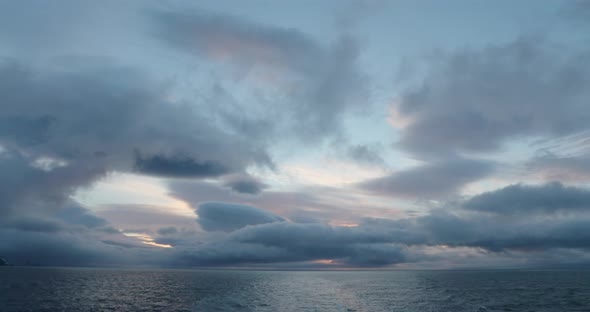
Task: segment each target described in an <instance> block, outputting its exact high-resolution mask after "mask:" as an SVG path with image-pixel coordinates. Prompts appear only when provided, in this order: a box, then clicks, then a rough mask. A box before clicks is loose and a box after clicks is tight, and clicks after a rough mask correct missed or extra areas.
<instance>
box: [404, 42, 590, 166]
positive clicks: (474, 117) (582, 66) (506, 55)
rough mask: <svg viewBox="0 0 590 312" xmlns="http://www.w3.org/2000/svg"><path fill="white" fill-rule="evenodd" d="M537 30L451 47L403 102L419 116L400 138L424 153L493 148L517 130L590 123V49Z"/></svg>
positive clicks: (533, 132)
mask: <svg viewBox="0 0 590 312" xmlns="http://www.w3.org/2000/svg"><path fill="white" fill-rule="evenodd" d="M563 51H564V50H563V49H561V50H558V48H555V47H554V46H551V45H549V44H547V42H544V41H543V40H541V39H538V38H524V39H519V40H516V41H514V42H511V43H509V44H506V45H496V46H489V47H487V48H484V49H481V50H466V51H462V52H456V53H454V54H449V55H446V56H444V57H443V58H442V60H441V61H440V62H437V63H435V64H434V65H433V68H432V70H431V71H430V72H429V74H428V76H427V77H426V79H425V80H424V82H423V84H422V85H421V86H419V87H418V88H415V89H413V90H407V91H406V92H404V94H403V95H402V98H401V104H400V106H399V110H400V112H401V113H402V115H403V116H404V117H407V118H410V119H411V120H413V123H411V124H410V125H409V126H408V127H406V128H405V129H404V130H403V136H402V138H401V141H400V144H401V146H402V147H403V148H406V149H407V150H409V151H412V152H414V153H416V154H417V155H422V156H428V157H435V155H437V153H449V152H451V153H452V152H461V151H467V152H487V151H494V150H497V149H498V148H499V147H500V146H501V145H502V143H504V142H505V141H506V140H508V139H510V138H517V137H522V136H548V137H559V136H563V135H568V134H571V133H574V132H576V131H579V130H583V129H588V123H587V120H588V119H589V118H590V111H589V110H588V109H587V102H588V99H589V98H590V91H589V90H588V88H587V87H586V86H587V85H588V84H589V83H590V65H589V64H590V61H589V60H590V54H588V53H585V52H582V53H576V52H575V50H572V52H569V53H559V52H563Z"/></svg>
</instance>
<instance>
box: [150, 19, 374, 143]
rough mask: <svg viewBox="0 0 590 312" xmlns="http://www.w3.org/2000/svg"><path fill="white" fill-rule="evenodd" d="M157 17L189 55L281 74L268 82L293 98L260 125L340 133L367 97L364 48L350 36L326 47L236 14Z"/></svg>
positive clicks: (307, 135) (313, 135) (164, 32)
mask: <svg viewBox="0 0 590 312" xmlns="http://www.w3.org/2000/svg"><path fill="white" fill-rule="evenodd" d="M152 17H153V19H154V27H155V34H156V36H157V37H158V38H159V39H161V40H162V41H164V42H167V43H168V44H170V45H171V46H173V47H175V48H178V49H179V50H181V51H183V52H187V53H188V54H189V55H196V56H199V57H201V58H204V59H207V60H211V61H217V62H227V63H229V64H231V65H233V66H234V67H235V68H238V69H241V70H246V71H247V70H251V69H259V70H262V71H263V72H266V73H268V74H269V76H271V77H273V76H278V77H277V78H278V79H269V80H268V81H266V83H270V84H277V85H278V86H279V89H281V88H282V87H286V90H284V92H285V94H288V97H282V99H283V100H280V101H276V102H273V103H272V105H270V106H268V108H267V109H266V110H267V111H268V110H271V112H272V114H269V116H263V117H262V120H261V116H255V118H256V121H257V123H260V122H265V121H266V120H267V119H268V120H270V121H271V122H272V123H273V125H274V126H275V127H276V126H278V125H281V124H284V125H287V129H282V130H286V131H287V132H286V133H289V134H291V135H292V134H296V135H297V136H299V137H302V138H304V139H305V140H306V141H310V140H317V139H318V138H321V137H322V136H324V135H326V134H331V133H334V132H335V131H336V132H337V131H338V130H339V127H340V123H341V119H342V114H343V113H344V112H345V111H346V110H348V109H349V108H352V107H355V106H357V107H359V106H361V105H363V104H364V102H365V101H366V99H367V94H368V91H367V90H368V89H367V83H368V82H367V77H366V76H365V75H364V74H362V73H361V72H360V71H359V69H358V68H357V64H356V63H357V58H358V55H359V50H360V48H359V46H358V44H357V42H356V41H355V40H354V39H353V38H351V37H349V36H341V37H340V38H339V39H338V40H336V41H335V42H333V43H331V44H321V43H319V42H317V41H316V40H315V39H314V38H313V37H311V36H309V35H307V34H305V33H302V32H300V31H298V30H296V29H287V28H281V27H273V26H268V25H263V24H256V23H253V22H250V21H247V20H243V19H240V18H238V17H234V16H227V15H220V14H213V13H204V12H193V13H190V12H173V11H168V12H152ZM281 81H283V82H285V83H286V86H283V85H281ZM226 92H227V91H226ZM251 105H254V104H251ZM245 111H246V112H247V111H248V109H245ZM266 113H268V112H266ZM283 117H284V119H281V122H278V121H277V120H276V118H283ZM242 119H244V118H242ZM294 121H296V122H294ZM281 126H283V125H281ZM279 131H280V130H279Z"/></svg>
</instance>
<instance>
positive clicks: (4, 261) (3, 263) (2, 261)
mask: <svg viewBox="0 0 590 312" xmlns="http://www.w3.org/2000/svg"><path fill="white" fill-rule="evenodd" d="M3 265H8V261H6V260H5V259H4V258H1V257H0V266H3Z"/></svg>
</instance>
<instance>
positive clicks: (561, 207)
mask: <svg viewBox="0 0 590 312" xmlns="http://www.w3.org/2000/svg"><path fill="white" fill-rule="evenodd" d="M463 207H464V208H466V209H469V210H476V211H480V212H488V213H496V214H506V215H515V214H524V215H529V214H530V213H558V212H561V213H566V212H569V213H573V212H579V211H581V212H590V191H588V190H586V189H581V188H576V187H567V186H564V185H562V184H561V183H559V182H552V183H548V184H544V185H536V186H527V185H522V184H516V185H510V186H507V187H505V188H502V189H499V190H495V191H492V192H487V193H483V194H479V195H477V196H474V197H473V198H471V199H469V200H468V201H466V202H465V203H464V204H463Z"/></svg>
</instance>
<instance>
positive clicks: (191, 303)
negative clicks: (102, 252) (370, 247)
mask: <svg viewBox="0 0 590 312" xmlns="http://www.w3.org/2000/svg"><path fill="white" fill-rule="evenodd" d="M0 311H2V312H8V311H51V312H54V311H273V312H274V311H408V312H412V311H453V312H461V311H590V271H234V270H157V269H156V270H154V269H96V268H41V267H0Z"/></svg>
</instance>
